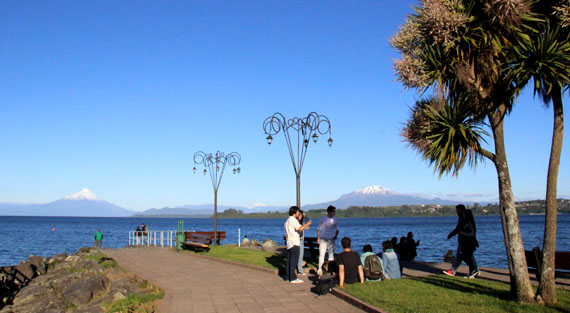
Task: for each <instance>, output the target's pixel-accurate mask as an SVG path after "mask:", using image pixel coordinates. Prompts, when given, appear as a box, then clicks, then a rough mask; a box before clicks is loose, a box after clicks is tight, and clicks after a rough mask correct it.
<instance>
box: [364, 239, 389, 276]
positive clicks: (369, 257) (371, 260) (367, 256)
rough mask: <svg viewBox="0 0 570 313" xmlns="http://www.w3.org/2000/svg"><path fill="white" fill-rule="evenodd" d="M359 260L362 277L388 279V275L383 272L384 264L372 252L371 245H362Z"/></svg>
mask: <svg viewBox="0 0 570 313" xmlns="http://www.w3.org/2000/svg"><path fill="white" fill-rule="evenodd" d="M360 262H361V263H362V267H363V270H364V278H366V281H381V280H386V279H390V277H387V276H386V275H385V274H384V265H383V264H382V259H380V258H379V257H378V256H377V255H376V254H374V252H373V251H372V246H371V245H365V246H364V247H362V255H361V256H360Z"/></svg>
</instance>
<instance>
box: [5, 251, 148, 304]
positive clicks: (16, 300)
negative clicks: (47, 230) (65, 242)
mask: <svg viewBox="0 0 570 313" xmlns="http://www.w3.org/2000/svg"><path fill="white" fill-rule="evenodd" d="M152 292H158V291H157V288H155V287H153V286H152V285H150V284H148V283H147V282H144V281H139V280H137V278H136V277H135V276H134V274H132V273H128V272H126V271H125V270H123V269H121V268H119V267H117V263H115V261H114V260H113V259H111V258H108V257H106V256H105V255H104V254H102V253H100V252H99V251H98V250H95V249H91V248H81V249H79V251H78V252H77V253H75V254H72V255H67V254H65V253H61V254H58V255H54V256H52V257H50V258H47V259H46V258H44V257H41V256H33V255H32V256H30V257H29V258H28V259H27V260H24V261H22V262H21V263H20V264H18V265H16V266H6V267H0V313H7V312H14V313H19V312H22V313H23V312H26V313H27V312H37V313H51V312H53V313H56V312H57V313H60V312H89V313H96V312H104V311H105V309H104V306H106V307H109V306H110V304H111V303H114V302H116V301H120V300H122V299H125V298H126V297H127V296H129V295H138V296H144V295H146V294H149V293H152ZM146 305H147V306H148V308H147V309H148V311H149V312H153V311H155V310H156V309H155V308H154V304H152V303H150V304H146Z"/></svg>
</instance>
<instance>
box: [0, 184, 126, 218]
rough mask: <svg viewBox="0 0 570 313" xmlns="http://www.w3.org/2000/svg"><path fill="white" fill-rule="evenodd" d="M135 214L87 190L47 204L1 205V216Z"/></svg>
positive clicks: (103, 215) (109, 215)
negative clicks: (98, 197) (100, 198)
mask: <svg viewBox="0 0 570 313" xmlns="http://www.w3.org/2000/svg"><path fill="white" fill-rule="evenodd" d="M134 213H135V212H134V211H130V210H127V209H124V208H122V207H120V206H117V205H114V204H112V203H110V202H107V201H104V200H99V199H97V197H96V196H95V195H94V194H93V193H92V192H91V191H89V189H87V188H84V189H83V190H81V191H80V192H78V193H75V194H73V195H71V196H66V197H63V198H61V199H59V200H56V201H52V202H49V203H45V204H17V205H14V204H3V203H0V215H17V216H98V217H99V216H100V217H123V216H131V215H133V214H134Z"/></svg>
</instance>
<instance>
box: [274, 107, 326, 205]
mask: <svg viewBox="0 0 570 313" xmlns="http://www.w3.org/2000/svg"><path fill="white" fill-rule="evenodd" d="M263 130H264V131H265V134H267V138H266V139H267V143H268V144H269V145H271V142H272V141H273V135H276V134H277V133H279V132H282V133H283V135H284V136H285V141H286V142H287V147H288V148H289V155H290V156H291V162H292V163H293V170H294V171H295V177H296V179H297V207H299V208H300V207H301V171H302V170H303V163H304V162H305V155H306V154H307V149H308V148H309V140H310V139H311V138H312V139H313V142H314V143H317V140H318V139H319V134H320V135H326V134H329V139H328V144H329V147H332V143H333V140H332V138H331V137H330V136H331V123H330V122H329V119H328V118H327V117H326V116H324V115H319V114H317V113H316V112H311V113H309V115H307V117H304V118H301V117H294V118H291V119H286V118H285V116H283V114H281V113H275V114H273V115H272V116H270V117H268V118H266V119H265V121H264V122H263ZM289 130H293V131H295V132H297V145H295V144H294V143H293V144H291V136H290V134H289ZM294 137H295V136H294V134H293V138H294ZM295 147H296V149H295ZM295 150H296V151H295Z"/></svg>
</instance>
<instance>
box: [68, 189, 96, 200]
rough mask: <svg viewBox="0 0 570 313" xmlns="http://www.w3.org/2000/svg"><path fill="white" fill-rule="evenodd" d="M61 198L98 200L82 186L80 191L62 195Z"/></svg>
mask: <svg viewBox="0 0 570 313" xmlns="http://www.w3.org/2000/svg"><path fill="white" fill-rule="evenodd" d="M63 200H99V199H97V197H96V196H95V194H93V193H92V192H91V191H90V190H89V189H87V188H83V189H82V190H81V191H80V192H78V193H74V194H72V195H71V196H66V197H63Z"/></svg>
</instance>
